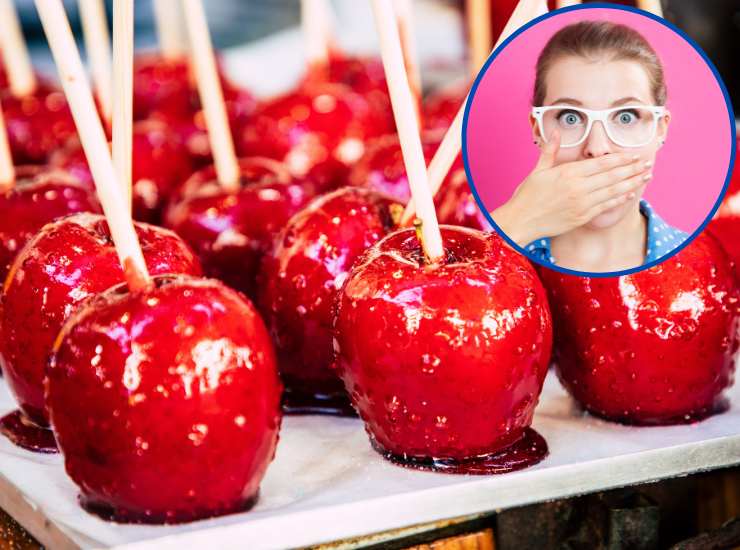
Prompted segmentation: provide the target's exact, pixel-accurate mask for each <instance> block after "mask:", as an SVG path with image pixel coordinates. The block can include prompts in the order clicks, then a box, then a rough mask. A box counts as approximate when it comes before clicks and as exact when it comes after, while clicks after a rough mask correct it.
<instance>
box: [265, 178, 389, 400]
mask: <svg viewBox="0 0 740 550" xmlns="http://www.w3.org/2000/svg"><path fill="white" fill-rule="evenodd" d="M392 207H393V200H392V199H390V198H389V197H386V196H383V195H380V194H378V193H376V192H374V191H371V190H369V189H366V188H365V189H361V188H353V187H345V188H342V189H339V190H338V191H334V192H333V193H329V194H327V195H323V196H322V197H319V198H317V199H316V200H314V201H312V202H311V203H310V204H309V205H308V206H307V207H306V208H305V209H303V210H302V211H301V212H299V213H298V214H296V215H295V216H294V217H293V218H292V219H291V220H290V223H289V224H288V225H287V226H286V227H285V229H283V231H282V232H281V233H280V235H279V236H278V238H277V239H276V244H275V248H274V250H273V251H272V253H271V254H268V255H267V256H266V257H265V260H264V262H263V268H262V271H261V274H260V277H259V305H260V310H261V312H262V314H263V316H264V318H265V321H266V323H267V325H268V328H269V329H270V333H271V334H272V337H273V340H274V342H275V346H276V349H277V353H278V362H279V366H280V373H281V375H282V377H283V381H284V382H285V385H286V392H285V401H286V409H287V410H288V411H291V412H327V413H347V412H351V408H350V406H349V400H348V398H347V394H346V393H345V391H344V387H343V386H342V383H341V381H340V380H339V378H338V377H337V375H336V373H335V372H334V371H333V370H332V368H331V365H332V358H333V352H332V334H331V326H332V313H333V311H332V308H333V304H334V299H335V297H336V294H337V290H338V289H339V288H340V287H341V285H342V283H343V282H344V279H345V278H346V277H347V274H348V273H349V270H350V268H351V267H352V264H353V263H354V261H355V260H356V259H357V258H358V257H359V256H360V255H361V254H362V253H363V252H364V251H365V249H366V248H367V247H369V246H370V245H371V244H373V243H374V242H376V241H377V240H378V239H379V238H381V237H382V236H384V235H385V234H386V233H388V231H390V230H391V229H392V228H393V227H394V225H395V224H394V222H393V216H392V214H391V209H392Z"/></svg>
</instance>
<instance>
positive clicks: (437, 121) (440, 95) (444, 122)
mask: <svg viewBox="0 0 740 550" xmlns="http://www.w3.org/2000/svg"><path fill="white" fill-rule="evenodd" d="M469 91H470V85H469V84H468V82H467V81H466V82H465V83H464V84H461V85H460V84H458V85H455V86H454V87H450V88H445V89H444V90H440V91H437V92H434V93H432V94H431V95H430V96H429V97H427V98H426V99H424V102H423V103H422V114H421V116H422V122H423V126H424V128H425V129H426V130H428V131H432V132H446V131H447V129H448V128H449V127H450V125H451V124H452V121H453V120H454V119H455V117H456V116H457V112H458V111H459V110H460V108H461V107H462V106H463V103H464V102H465V98H467V96H468V92H469Z"/></svg>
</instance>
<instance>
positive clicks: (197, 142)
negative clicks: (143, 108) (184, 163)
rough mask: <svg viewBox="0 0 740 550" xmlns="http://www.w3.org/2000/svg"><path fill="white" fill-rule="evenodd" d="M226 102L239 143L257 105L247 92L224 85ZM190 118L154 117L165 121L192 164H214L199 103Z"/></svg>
mask: <svg viewBox="0 0 740 550" xmlns="http://www.w3.org/2000/svg"><path fill="white" fill-rule="evenodd" d="M223 94H224V102H225V104H226V115H227V117H228V119H229V127H230V129H231V133H232V137H233V138H234V141H235V142H236V140H238V138H239V135H240V132H241V130H242V128H244V127H245V126H246V125H247V124H249V122H250V120H251V116H252V114H253V113H254V111H255V109H256V108H257V101H256V100H255V98H254V96H252V94H250V93H249V92H248V91H247V90H244V89H242V88H237V87H235V86H234V85H232V84H227V83H224V88H223ZM195 104H196V107H194V108H193V109H192V110H191V112H190V113H189V114H188V115H187V116H180V115H178V116H174V115H172V114H171V113H168V112H166V111H162V112H155V113H152V117H151V118H155V119H157V120H161V121H164V122H165V123H166V124H167V125H168V126H169V127H170V128H171V129H172V130H173V131H174V132H175V133H176V134H177V135H178V137H179V139H180V141H182V143H183V144H184V145H185V147H186V149H187V150H188V153H189V154H190V158H191V161H192V162H193V163H194V164H195V166H196V167H198V168H203V167H206V166H208V165H210V164H213V153H212V151H211V143H210V141H209V139H208V130H207V128H206V120H205V115H204V114H203V110H202V109H201V107H200V102H199V101H196V102H195Z"/></svg>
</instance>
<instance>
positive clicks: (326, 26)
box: [301, 0, 332, 67]
mask: <svg viewBox="0 0 740 550" xmlns="http://www.w3.org/2000/svg"><path fill="white" fill-rule="evenodd" d="M330 9H331V8H330V7H329V5H328V4H327V3H326V0H301V26H302V27H303V39H304V41H305V48H306V59H307V62H308V65H309V67H316V66H318V67H322V66H326V65H328V64H329V54H330V52H331V42H332V40H331V35H332V25H331V11H330Z"/></svg>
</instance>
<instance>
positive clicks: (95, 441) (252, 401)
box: [46, 276, 281, 523]
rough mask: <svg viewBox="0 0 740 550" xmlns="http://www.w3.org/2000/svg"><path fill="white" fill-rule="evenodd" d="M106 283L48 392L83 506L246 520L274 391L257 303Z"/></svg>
mask: <svg viewBox="0 0 740 550" xmlns="http://www.w3.org/2000/svg"><path fill="white" fill-rule="evenodd" d="M153 283H154V287H153V288H150V289H147V290H144V291H139V292H129V291H128V289H127V287H126V285H121V286H118V287H114V288H112V289H110V290H108V291H106V292H104V293H103V294H100V295H98V296H97V297H95V298H93V299H91V300H89V301H88V302H86V303H85V304H84V305H83V306H81V307H80V309H79V310H78V311H77V312H76V313H75V314H73V316H72V317H71V318H70V319H69V321H68V322H67V323H66V324H65V325H64V328H63V329H62V332H61V334H60V337H59V338H58V340H57V343H56V345H55V349H54V353H53V356H52V360H51V363H50V367H49V369H48V382H47V385H46V395H47V399H48V408H49V413H50V416H51V422H52V425H53V427H54V432H55V433H56V435H57V438H58V441H59V448H60V450H61V451H62V453H63V454H64V463H65V467H66V470H67V473H68V474H69V475H70V477H71V478H72V479H73V480H74V481H75V483H77V485H79V487H80V490H81V493H82V494H81V502H82V504H83V506H84V507H85V508H86V509H87V510H89V511H92V512H94V513H97V514H99V515H102V516H103V517H106V518H109V519H114V520H116V521H124V522H138V523H176V522H183V521H191V520H196V519H200V518H205V517H210V516H215V515H222V514H227V513H233V512H240V511H243V510H245V509H248V508H249V507H250V506H251V505H252V504H253V503H254V502H255V500H256V499H257V494H258V490H259V484H260V481H261V480H262V477H263V476H264V474H265V470H266V469H267V466H268V464H269V463H270V462H271V461H272V459H273V457H274V454H275V446H276V444H277V440H278V430H279V428H280V420H281V414H280V382H279V379H278V376H277V368H276V366H275V357H274V351H273V350H272V346H271V343H270V340H269V336H268V334H267V331H266V330H265V327H264V325H263V323H262V321H261V319H260V318H259V316H258V315H257V313H256V311H255V310H254V307H253V306H252V305H251V304H250V303H249V302H247V301H245V300H244V299H243V298H242V297H241V296H239V294H238V293H236V292H234V291H233V290H230V289H228V288H226V287H225V286H224V285H223V284H221V283H219V282H217V281H213V280H210V281H209V280H198V279H194V278H189V277H183V276H160V277H155V278H154V281H153Z"/></svg>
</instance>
